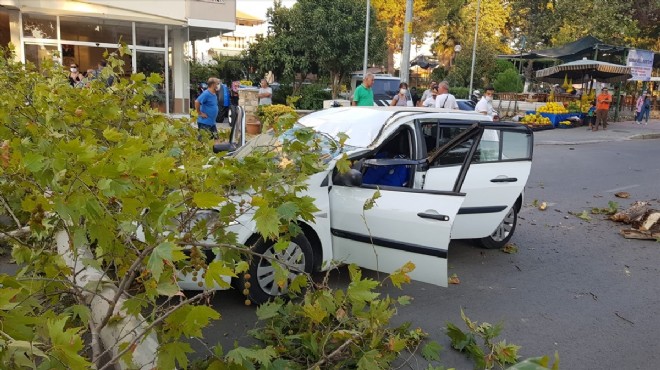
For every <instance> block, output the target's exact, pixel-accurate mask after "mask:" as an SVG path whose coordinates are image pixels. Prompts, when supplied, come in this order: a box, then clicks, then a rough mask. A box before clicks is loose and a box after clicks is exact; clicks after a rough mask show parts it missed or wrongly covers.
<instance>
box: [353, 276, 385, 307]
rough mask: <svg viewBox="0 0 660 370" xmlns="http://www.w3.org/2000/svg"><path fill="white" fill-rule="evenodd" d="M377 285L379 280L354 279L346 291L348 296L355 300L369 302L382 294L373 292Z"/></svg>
mask: <svg viewBox="0 0 660 370" xmlns="http://www.w3.org/2000/svg"><path fill="white" fill-rule="evenodd" d="M377 286H378V282H377V281H374V280H371V279H366V280H359V281H353V282H351V283H350V284H349V285H348V289H347V290H346V293H347V295H348V298H349V299H350V300H351V301H353V302H366V303H368V302H371V301H373V300H374V299H376V298H378V296H379V295H380V293H374V292H372V290H373V289H375V288H376V287H377Z"/></svg>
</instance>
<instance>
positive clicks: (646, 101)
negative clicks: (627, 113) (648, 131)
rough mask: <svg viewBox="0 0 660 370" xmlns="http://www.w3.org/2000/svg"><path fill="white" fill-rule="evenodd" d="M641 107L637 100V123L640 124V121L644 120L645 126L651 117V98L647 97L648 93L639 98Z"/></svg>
mask: <svg viewBox="0 0 660 370" xmlns="http://www.w3.org/2000/svg"><path fill="white" fill-rule="evenodd" d="M642 98H643V100H642V103H641V107H640V103H639V100H638V101H637V112H638V113H637V123H638V124H640V125H641V124H642V120H643V119H644V120H645V122H644V124H645V125H648V124H649V116H650V115H651V97H650V96H649V93H648V92H645V93H644V95H643V96H641V97H640V99H642Z"/></svg>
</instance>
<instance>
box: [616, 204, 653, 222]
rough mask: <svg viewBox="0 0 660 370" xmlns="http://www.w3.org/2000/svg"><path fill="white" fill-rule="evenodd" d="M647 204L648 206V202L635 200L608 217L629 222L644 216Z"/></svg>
mask: <svg viewBox="0 0 660 370" xmlns="http://www.w3.org/2000/svg"><path fill="white" fill-rule="evenodd" d="M648 206H649V203H648V202H640V201H637V202H635V203H633V204H632V206H630V208H628V209H626V210H623V211H620V212H617V213H616V214H614V215H612V216H611V217H610V220H612V221H616V222H623V223H625V224H629V223H631V222H633V221H635V220H637V219H640V218H641V217H642V216H644V213H646V211H648V209H649V207H648Z"/></svg>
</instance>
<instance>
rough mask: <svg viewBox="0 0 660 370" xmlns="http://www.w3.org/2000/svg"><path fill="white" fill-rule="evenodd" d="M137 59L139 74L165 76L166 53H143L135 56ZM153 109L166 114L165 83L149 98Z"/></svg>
mask: <svg viewBox="0 0 660 370" xmlns="http://www.w3.org/2000/svg"><path fill="white" fill-rule="evenodd" d="M135 56H136V58H137V72H138V73H140V72H142V73H144V74H145V75H146V76H149V75H150V74H152V73H158V74H159V75H161V76H163V77H164V76H165V53H164V52H155V53H154V52H143V51H139V50H138V52H137V53H136V54H135ZM149 101H150V102H151V105H152V107H154V108H158V109H160V110H161V111H162V112H165V83H164V81H163V83H162V84H159V85H158V86H156V91H155V92H154V93H153V95H151V96H150V97H149Z"/></svg>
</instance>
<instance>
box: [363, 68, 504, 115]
mask: <svg viewBox="0 0 660 370" xmlns="http://www.w3.org/2000/svg"><path fill="white" fill-rule="evenodd" d="M374 77H375V76H374V75H373V74H372V73H367V74H366V76H365V78H364V80H363V81H362V84H361V85H360V86H358V87H357V88H356V89H355V92H354V94H353V101H352V103H351V105H353V106H367V107H369V106H373V105H374V93H373V91H372V89H371V87H372V86H373V83H374ZM494 93H495V89H494V88H493V87H492V86H488V87H486V88H485V90H484V95H483V96H482V97H481V99H480V100H477V101H474V102H473V103H474V110H475V112H478V113H481V114H484V115H488V116H491V117H493V119H497V118H498V117H497V111H496V110H495V109H494V108H493V103H492V101H493V94H494ZM408 100H411V101H412V105H413V106H415V107H427V108H433V107H434V108H445V109H459V106H458V103H457V102H456V97H455V96H454V95H453V94H451V93H449V83H448V82H447V81H442V82H440V83H437V82H436V81H431V84H430V85H429V88H428V89H427V90H425V91H424V92H423V93H422V96H421V98H420V97H418V95H417V88H416V87H413V88H412V89H410V94H408V84H407V83H405V82H401V84H399V91H398V93H397V94H396V95H394V96H393V97H392V101H391V102H390V106H403V107H405V106H408Z"/></svg>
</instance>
